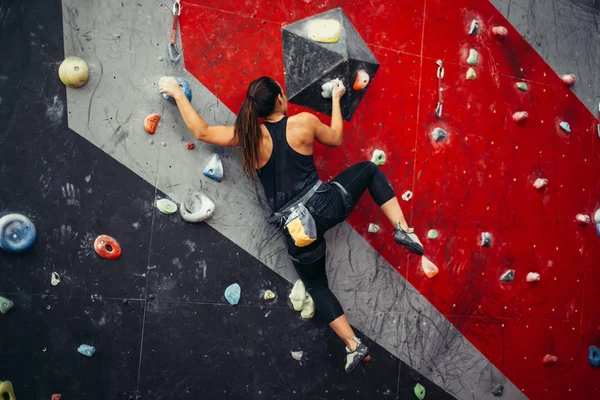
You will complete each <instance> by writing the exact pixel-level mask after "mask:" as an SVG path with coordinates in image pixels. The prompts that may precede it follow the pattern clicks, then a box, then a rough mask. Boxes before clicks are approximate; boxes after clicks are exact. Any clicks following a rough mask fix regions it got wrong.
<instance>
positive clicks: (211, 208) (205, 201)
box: [179, 192, 215, 223]
mask: <svg viewBox="0 0 600 400" xmlns="http://www.w3.org/2000/svg"><path fill="white" fill-rule="evenodd" d="M214 212H215V203H214V202H213V201H212V200H211V199H210V198H209V197H208V196H207V195H205V194H203V193H200V192H194V193H192V194H191V195H190V197H189V198H188V200H187V201H186V202H185V203H183V204H182V205H181V208H180V210H179V213H180V214H181V218H183V220H184V221H187V222H191V223H195V222H202V221H204V220H206V219H208V218H210V217H211V216H212V215H213V213H214Z"/></svg>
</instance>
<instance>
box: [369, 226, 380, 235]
mask: <svg viewBox="0 0 600 400" xmlns="http://www.w3.org/2000/svg"><path fill="white" fill-rule="evenodd" d="M380 230H381V228H380V227H379V225H377V224H369V229H368V232H369V233H377V232H379V231H380Z"/></svg>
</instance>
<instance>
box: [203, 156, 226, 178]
mask: <svg viewBox="0 0 600 400" xmlns="http://www.w3.org/2000/svg"><path fill="white" fill-rule="evenodd" d="M202 173H203V174H204V176H206V177H207V178H210V179H212V180H213V181H216V182H221V181H222V180H223V163H222V162H221V157H219V155H218V154H215V155H214V156H213V157H212V158H211V159H210V161H209V162H208V164H206V167H204V170H203V171H202Z"/></svg>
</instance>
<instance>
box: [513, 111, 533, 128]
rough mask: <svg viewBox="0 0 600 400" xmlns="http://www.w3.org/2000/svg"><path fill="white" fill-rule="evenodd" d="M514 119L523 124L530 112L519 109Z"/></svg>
mask: <svg viewBox="0 0 600 400" xmlns="http://www.w3.org/2000/svg"><path fill="white" fill-rule="evenodd" d="M512 118H513V121H515V122H516V123H517V124H519V125H522V124H524V123H525V122H527V118H529V113H528V112H527V111H517V112H516V113H514V114H513V116H512Z"/></svg>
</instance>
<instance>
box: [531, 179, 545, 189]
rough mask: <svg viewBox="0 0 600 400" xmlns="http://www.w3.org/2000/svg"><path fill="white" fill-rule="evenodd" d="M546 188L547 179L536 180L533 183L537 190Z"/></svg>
mask: <svg viewBox="0 0 600 400" xmlns="http://www.w3.org/2000/svg"><path fill="white" fill-rule="evenodd" d="M546 186H548V179H546V178H537V179H536V180H535V182H533V187H534V188H536V189H537V190H542V189H544V188H545V187H546Z"/></svg>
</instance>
